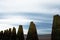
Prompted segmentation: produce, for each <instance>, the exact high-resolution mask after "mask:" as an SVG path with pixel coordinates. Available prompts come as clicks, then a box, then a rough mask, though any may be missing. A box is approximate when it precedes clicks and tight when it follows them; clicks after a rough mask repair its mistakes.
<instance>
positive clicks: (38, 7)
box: [0, 0, 60, 34]
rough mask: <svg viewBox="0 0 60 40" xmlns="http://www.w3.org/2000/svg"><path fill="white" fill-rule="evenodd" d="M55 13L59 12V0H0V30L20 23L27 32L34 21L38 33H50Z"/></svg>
mask: <svg viewBox="0 0 60 40" xmlns="http://www.w3.org/2000/svg"><path fill="white" fill-rule="evenodd" d="M55 14H60V0H0V30H5V29H8V28H12V27H16V28H18V25H20V24H21V25H23V26H24V27H23V28H24V33H25V34H27V30H28V28H29V27H28V25H29V23H30V22H31V21H34V23H35V24H36V26H37V29H38V30H37V31H38V34H51V27H52V21H53V15H55Z"/></svg>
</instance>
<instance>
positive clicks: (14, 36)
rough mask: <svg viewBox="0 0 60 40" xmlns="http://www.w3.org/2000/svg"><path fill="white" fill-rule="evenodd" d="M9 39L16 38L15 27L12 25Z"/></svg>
mask: <svg viewBox="0 0 60 40" xmlns="http://www.w3.org/2000/svg"><path fill="white" fill-rule="evenodd" d="M11 38H12V39H11V40H16V28H15V27H13V30H12V34H11Z"/></svg>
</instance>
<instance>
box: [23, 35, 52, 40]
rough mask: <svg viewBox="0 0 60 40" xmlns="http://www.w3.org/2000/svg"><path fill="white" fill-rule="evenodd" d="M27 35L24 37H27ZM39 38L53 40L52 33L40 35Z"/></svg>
mask: <svg viewBox="0 0 60 40" xmlns="http://www.w3.org/2000/svg"><path fill="white" fill-rule="evenodd" d="M26 36H27V35H25V36H24V37H25V38H26ZM38 38H39V40H51V34H45V35H38Z"/></svg>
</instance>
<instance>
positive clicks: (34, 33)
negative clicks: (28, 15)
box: [26, 22, 38, 40]
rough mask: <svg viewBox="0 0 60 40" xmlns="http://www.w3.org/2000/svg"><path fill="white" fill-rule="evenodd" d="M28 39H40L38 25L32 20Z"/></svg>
mask: <svg viewBox="0 0 60 40" xmlns="http://www.w3.org/2000/svg"><path fill="white" fill-rule="evenodd" d="M26 40H38V35H37V30H36V25H35V24H34V23H33V22H31V23H30V27H29V30H28V35H27V38H26Z"/></svg>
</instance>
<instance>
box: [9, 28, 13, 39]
mask: <svg viewBox="0 0 60 40" xmlns="http://www.w3.org/2000/svg"><path fill="white" fill-rule="evenodd" d="M8 34H9V35H8V37H9V40H12V38H11V37H12V36H11V28H9V32H8Z"/></svg>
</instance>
